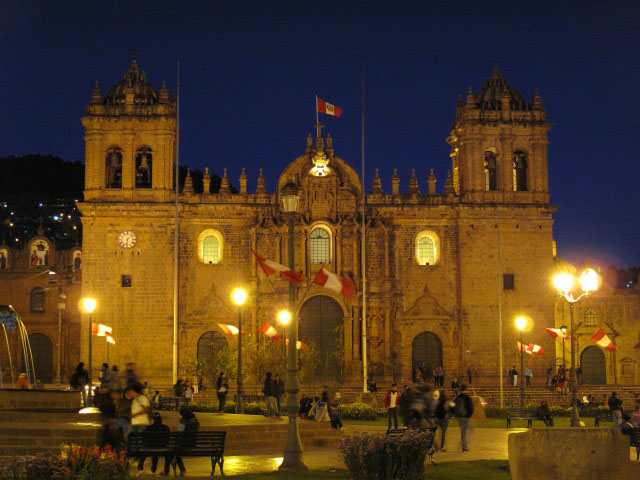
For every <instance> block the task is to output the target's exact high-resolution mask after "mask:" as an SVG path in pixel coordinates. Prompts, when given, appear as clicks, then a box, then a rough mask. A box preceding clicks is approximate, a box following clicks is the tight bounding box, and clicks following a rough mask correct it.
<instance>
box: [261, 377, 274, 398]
mask: <svg viewBox="0 0 640 480" xmlns="http://www.w3.org/2000/svg"><path fill="white" fill-rule="evenodd" d="M273 390H274V388H273V380H271V377H267V378H265V379H264V388H263V389H262V393H263V394H264V396H265V397H273V396H274V395H275V393H274V392H273Z"/></svg>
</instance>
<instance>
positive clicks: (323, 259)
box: [309, 228, 331, 265]
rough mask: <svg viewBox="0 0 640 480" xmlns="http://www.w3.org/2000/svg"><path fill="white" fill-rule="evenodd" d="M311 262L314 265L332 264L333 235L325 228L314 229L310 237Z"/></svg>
mask: <svg viewBox="0 0 640 480" xmlns="http://www.w3.org/2000/svg"><path fill="white" fill-rule="evenodd" d="M309 251H310V254H311V255H310V259H309V261H310V262H311V263H312V264H314V265H320V264H323V263H331V235H329V232H327V231H326V230H325V229H324V228H314V229H313V230H312V231H311V235H310V236H309Z"/></svg>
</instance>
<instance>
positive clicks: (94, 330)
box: [91, 323, 111, 337]
mask: <svg viewBox="0 0 640 480" xmlns="http://www.w3.org/2000/svg"><path fill="white" fill-rule="evenodd" d="M91 335H96V336H98V337H106V336H107V335H109V336H111V327H110V326H108V325H102V324H101V323H92V324H91Z"/></svg>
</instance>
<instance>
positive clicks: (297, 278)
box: [251, 250, 307, 285]
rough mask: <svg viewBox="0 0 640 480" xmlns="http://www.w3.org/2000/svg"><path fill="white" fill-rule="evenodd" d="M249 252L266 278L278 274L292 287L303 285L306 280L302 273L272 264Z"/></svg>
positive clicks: (278, 264)
mask: <svg viewBox="0 0 640 480" xmlns="http://www.w3.org/2000/svg"><path fill="white" fill-rule="evenodd" d="M251 251H252V252H253V255H254V256H255V257H256V260H257V261H258V264H259V265H260V268H261V269H262V271H263V272H264V274H265V275H266V276H267V277H269V276H271V275H273V274H274V273H279V274H280V276H281V277H282V278H283V279H285V280H286V281H287V282H289V283H292V284H294V285H300V284H301V283H304V282H305V281H306V280H307V277H305V276H304V275H303V274H302V273H299V272H296V271H294V270H291V269H290V268H289V267H285V266H284V265H282V264H280V263H276V262H272V261H271V260H267V259H265V258H262V257H261V256H260V255H258V254H257V253H256V252H254V251H253V250H251Z"/></svg>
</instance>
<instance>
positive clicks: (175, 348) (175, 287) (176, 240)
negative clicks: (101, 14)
mask: <svg viewBox="0 0 640 480" xmlns="http://www.w3.org/2000/svg"><path fill="white" fill-rule="evenodd" d="M176 75H177V81H176V171H175V190H176V192H175V193H176V198H175V200H176V201H175V216H174V224H175V225H174V235H173V365H172V372H173V383H174V385H175V383H176V382H177V381H178V279H179V275H178V269H179V266H180V263H179V247H180V60H178V62H177V66H176Z"/></svg>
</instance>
